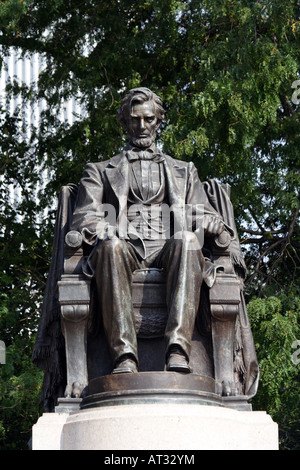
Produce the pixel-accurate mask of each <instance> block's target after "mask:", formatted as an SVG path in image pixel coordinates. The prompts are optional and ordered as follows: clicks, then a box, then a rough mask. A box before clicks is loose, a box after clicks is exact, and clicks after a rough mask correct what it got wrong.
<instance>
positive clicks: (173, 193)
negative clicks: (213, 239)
mask: <svg viewBox="0 0 300 470" xmlns="http://www.w3.org/2000/svg"><path fill="white" fill-rule="evenodd" d="M118 116H119V119H120V122H121V123H122V125H123V127H124V129H125V130H126V132H127V135H128V144H127V145H126V146H125V147H124V149H123V150H122V151H121V153H120V154H119V155H116V156H114V157H112V158H111V159H109V160H106V161H101V162H98V163H90V164H88V165H87V166H86V168H85V170H84V174H83V177H82V179H81V181H80V186H79V192H78V196H77V201H76V208H75V211H74V214H73V219H72V224H71V230H76V231H78V232H81V234H82V237H83V242H84V243H85V244H88V245H90V246H91V252H90V254H89V256H88V259H87V262H86V263H85V267H84V273H85V274H86V276H88V277H94V279H95V284H96V291H97V297H98V301H99V306H100V309H101V313H102V318H103V327H104V331H105V335H106V338H107V341H108V344H109V347H110V351H111V356H112V361H113V373H114V374H116V373H126V372H137V371H138V363H139V358H138V352H137V337H136V330H135V323H134V313H133V305H132V298H131V282H132V274H133V272H134V271H135V270H136V269H141V268H149V267H155V268H163V269H164V270H165V272H166V285H167V289H166V291H167V308H168V321H167V326H166V330H165V344H166V370H167V371H180V372H186V373H189V372H191V367H190V365H189V357H190V352H191V340H192V334H193V330H194V325H195V318H196V314H197V311H198V306H199V300H200V291H201V284H202V282H206V283H207V284H208V285H209V286H211V283H212V278H213V275H212V271H213V269H214V268H213V265H212V263H211V262H210V261H209V260H208V259H206V258H205V257H204V255H203V253H202V246H201V245H202V242H201V240H202V238H203V236H202V232H204V236H205V237H207V236H213V235H218V234H220V233H221V232H222V231H223V230H227V229H228V230H230V228H229V227H227V226H226V224H224V222H223V221H222V218H221V217H220V215H218V213H217V212H216V211H215V210H214V209H213V208H212V206H211V205H210V204H209V202H208V199H207V196H206V194H205V191H204V189H203V185H202V184H201V182H200V180H199V177H198V174H197V171H196V168H195V166H194V164H193V163H192V162H183V161H179V160H174V159H173V158H171V157H170V156H168V155H165V154H164V153H162V152H161V151H160V149H159V148H158V147H157V146H156V145H155V139H156V133H157V130H158V129H159V126H160V124H161V122H162V119H163V117H164V109H163V107H162V102H161V99H160V98H159V97H158V96H157V95H156V94H155V93H153V92H151V91H150V90H149V89H147V88H136V89H133V90H130V91H129V92H128V93H127V94H126V96H125V97H124V99H123V101H122V103H121V107H120V109H119V111H118ZM166 207H167V208H170V209H171V210H170V211H169V212H168V211H166ZM199 208H202V211H199V210H197V209H199ZM167 212H168V215H169V216H170V214H171V213H172V224H169V225H168V223H166V220H165V219H166V217H165V214H166V213H167ZM169 219H170V218H168V221H169Z"/></svg>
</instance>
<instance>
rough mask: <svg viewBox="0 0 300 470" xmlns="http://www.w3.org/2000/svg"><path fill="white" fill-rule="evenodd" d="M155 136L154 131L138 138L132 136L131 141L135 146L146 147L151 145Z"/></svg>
mask: <svg viewBox="0 0 300 470" xmlns="http://www.w3.org/2000/svg"><path fill="white" fill-rule="evenodd" d="M155 138H156V133H154V134H152V135H149V137H142V138H140V139H139V138H138V137H134V136H132V137H131V143H132V144H133V145H134V146H135V147H141V148H148V147H151V145H152V144H153V142H154V141H155Z"/></svg>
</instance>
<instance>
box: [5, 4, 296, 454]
mask: <svg viewBox="0 0 300 470" xmlns="http://www.w3.org/2000/svg"><path fill="white" fill-rule="evenodd" d="M0 28H1V35H0V45H1V47H2V49H1V54H2V59H3V57H4V56H5V54H8V53H9V51H10V50H11V48H18V50H20V51H21V53H22V54H23V55H24V56H28V55H29V56H30V55H31V54H34V53H38V54H40V55H41V57H43V58H44V61H45V65H44V69H43V72H42V73H40V75H39V77H38V83H36V84H33V85H26V84H19V83H17V82H14V81H13V82H12V83H11V84H10V85H9V87H8V89H7V92H8V94H9V96H17V95H18V96H22V100H23V102H24V103H26V102H28V103H31V104H32V105H33V104H34V103H38V102H39V100H41V99H43V100H45V102H46V103H47V107H46V109H45V111H43V113H42V115H41V121H40V123H38V124H36V125H35V124H33V125H32V128H31V133H30V138H28V139H25V138H24V137H22V135H18V133H19V131H18V129H19V127H18V125H17V123H18V122H17V121H16V120H17V119H22V110H21V109H20V110H19V112H18V110H16V114H15V116H14V117H12V116H9V115H7V114H6V112H5V110H4V109H2V113H1V137H2V138H1V151H0V158H1V170H2V175H3V178H2V179H1V188H2V193H1V194H2V195H1V202H2V210H1V226H2V229H1V233H0V236H1V252H2V265H3V272H2V274H1V275H0V279H1V296H2V299H3V303H2V304H1V312H2V313H1V329H0V339H2V340H4V341H5V342H6V344H7V346H8V348H10V347H11V352H10V353H9V357H10V359H9V364H7V366H5V367H6V369H5V368H4V367H3V366H0V367H1V369H0V373H1V374H2V375H1V378H0V383H1V390H6V387H7V382H8V381H9V380H10V377H12V378H14V379H12V380H11V381H10V384H11V385H10V386H11V390H13V387H14V386H15V385H14V384H16V383H17V384H19V385H20V383H21V382H22V384H25V378H24V376H22V373H23V372H24V371H26V373H28V374H29V375H30V374H32V377H35V380H34V384H35V385H34V386H36V387H37V388H38V387H39V385H38V384H39V381H38V379H39V377H38V374H37V373H36V374H37V375H35V374H34V373H33V372H32V369H31V366H30V365H29V360H30V359H29V358H30V354H29V350H30V348H31V346H32V340H33V333H34V331H35V328H36V325H37V322H38V314H39V308H40V302H41V295H42V291H43V287H44V283H45V276H46V273H47V267H48V265H49V259H50V256H51V243H52V241H51V240H52V238H51V237H52V230H53V221H54V213H53V211H50V213H48V214H47V216H43V210H44V209H46V208H49V207H50V208H52V207H53V203H54V201H55V198H56V196H57V194H58V190H59V188H60V186H61V185H63V184H66V183H68V182H71V181H72V182H75V183H76V182H78V180H79V178H80V175H81V173H82V169H83V167H84V165H85V164H86V163H87V162H88V161H96V160H98V159H99V158H109V157H110V156H112V155H113V154H114V153H116V152H117V151H118V150H119V149H120V147H122V145H123V143H124V137H123V135H122V133H121V131H120V128H119V125H118V122H117V119H116V110H117V108H118V106H119V104H120V99H121V97H122V96H123V93H124V90H125V89H128V88H131V87H134V86H138V85H141V86H148V87H149V88H152V89H154V90H155V91H157V92H158V93H159V94H160V95H161V96H162V98H163V100H164V103H165V106H166V110H167V121H166V123H165V124H164V126H163V128H162V129H161V133H160V136H159V138H160V141H161V144H162V145H163V148H164V150H165V151H166V152H168V153H170V154H171V155H173V156H175V157H176V158H179V159H184V160H192V161H194V163H195V164H196V166H197V168H198V171H199V175H200V178H201V179H202V180H205V179H208V178H217V179H218V180H219V181H222V182H226V183H229V184H230V185H231V192H232V196H231V197H232V201H233V204H234V208H235V214H236V219H237V226H238V231H239V234H240V238H241V240H242V246H243V247H244V252H245V257H246V261H247V265H248V268H249V277H248V280H247V283H246V287H247V301H248V304H249V311H250V316H251V319H252V321H253V325H254V326H253V330H254V335H255V341H256V343H257V348H258V356H259V360H260V362H261V367H262V374H261V377H262V378H261V384H260V387H259V392H258V395H257V397H256V399H255V401H254V404H255V406H257V407H259V408H260V409H261V408H263V409H266V410H267V411H268V412H270V413H272V415H273V416H274V417H275V418H276V419H277V421H278V422H279V424H280V426H281V428H282V429H283V434H282V442H283V445H284V446H286V448H288V447H293V446H294V447H295V445H296V444H295V438H294V437H293V436H295V435H296V434H295V433H296V432H297V430H296V428H297V424H296V423H297V420H298V417H297V416H296V412H293V413H291V409H293V407H294V406H296V405H295V404H296V403H297V400H299V391H297V388H296V384H297V383H298V382H299V375H297V373H298V374H299V372H297V371H298V370H299V366H298V368H297V365H295V364H293V363H292V361H291V360H290V357H291V354H292V343H293V340H294V339H297V338H298V339H299V302H298V301H296V298H299V297H297V296H299V293H297V292H298V291H297V285H298V284H299V245H300V240H299V166H300V159H299V152H298V149H299V139H300V135H299V104H298V101H297V99H292V96H293V94H294V98H297V96H298V94H297V87H296V88H292V86H293V84H294V82H295V81H296V80H297V78H298V76H299V71H300V47H299V45H300V44H299V43H300V34H299V33H300V6H299V3H298V2H297V0H287V1H285V2H282V1H281V0H272V1H270V0H215V1H214V2H211V1H208V0H204V1H200V2H199V1H195V0H186V1H179V0H143V1H142V2H133V1H131V0H110V1H106V0H104V1H101V2H96V1H94V0H89V1H82V0H68V1H66V0H51V1H50V0H35V1H32V0H23V1H22V0H7V1H3V2H1V3H0ZM298 88H300V87H299V86H298ZM70 97H76V99H77V100H78V102H79V103H80V104H81V105H82V107H83V108H84V113H83V114H82V115H80V116H77V120H76V121H75V122H74V124H68V123H67V122H62V121H61V120H60V119H59V117H58V116H59V111H60V109H61V108H62V107H63V104H64V101H65V100H67V99H68V98H70ZM21 123H22V125H23V127H26V122H24V120H23V121H21ZM100 155H103V157H100ZM44 172H46V173H47V175H48V177H47V181H46V182H43V181H41V179H42V175H43V174H45V173H44ZM38 183H43V184H42V185H41V189H40V191H39V192H38V199H37V198H36V191H35V192H34V191H33V189H34V188H36V187H37V186H38ZM9 184H13V185H14V186H15V187H17V188H18V189H19V191H20V193H21V195H22V202H20V203H18V204H17V206H14V207H10V203H9V200H8V198H7V196H6V194H7V188H8V185H9ZM11 247H13V248H14V250H12V249H11ZM291 292H294V297H293V296H292V295H291ZM292 297H293V299H294V300H293V301H294V303H293V304H292V305H290V304H289V302H290V300H291V298H292ZM275 299H276V300H275ZM275 305H278V308H277V310H276V308H275V307H274V306H275ZM289 312H292V313H289ZM271 331H273V333H274V335H273V337H272V336H270V332H271ZM284 333H286V337H285V340H284ZM25 346H26V347H25ZM283 349H284V352H282V351H283ZM20 351H22V354H23V355H24V357H23V356H22V357H23V360H21V359H20V357H21V355H20V354H18V352H20ZM27 351H28V352H27ZM281 354H283V356H284V359H282V361H283V362H284V367H283V368H282V369H281V368H280V366H279V365H280V361H279V358H280V357H281V356H280V355H281ZM18 358H19V359H18ZM10 361H12V363H13V364H17V367H16V366H15V368H14V370H12V369H11V372H8V371H9V370H10V369H9V368H10V363H11V362H10ZM25 363H26V366H25ZM272 364H275V365H276V367H275V368H274V373H273V374H272V373H271V369H272V367H271V366H272ZM5 371H6V372H5ZM297 377H298V378H297ZM296 378H297V379H296ZM19 380H20V381H21V382H20V383H19V382H18V381H19ZM297 380H298V382H297ZM32 385H33V384H32ZM22 386H23V385H20V387H19V389H18V390H22ZM16 387H17V385H16ZM24 390H25V388H24ZM5 393H6V392H5ZM25 395H26V393H25V392H24V397H25ZM5 399H7V398H5ZM19 399H20V400H21V398H20V396H19V395H18V400H19ZM3 400H4V398H3V397H2V398H1V397H0V409H2V408H3V406H5V407H6V408H5V409H6V410H9V409H10V410H11V411H10V412H9V411H6V414H5V415H2V413H1V418H0V419H1V420H2V424H3V427H4V428H6V437H5V439H6V441H5V442H6V444H5V445H6V446H8V447H9V446H10V445H11V444H10V443H11V442H12V439H13V434H12V432H13V431H9V430H8V428H9V427H10V424H9V423H11V422H13V420H14V419H16V414H14V409H13V408H9V407H10V406H12V405H10V404H6V405H3ZM21 401H22V400H21ZM10 403H12V402H10ZM36 403H37V401H34V403H33V406H32V409H31V411H30V413H29V414H28V416H30V419H29V418H28V420H27V421H26V422H27V429H28V430H29V429H30V425H31V424H30V423H31V421H30V420H31V417H33V416H34V411H33V410H34V408H35V409H37V404H36ZM15 411H17V405H16V406H15ZM33 421H34V420H33ZM11 429H12V428H11ZM293 439H294V440H293Z"/></svg>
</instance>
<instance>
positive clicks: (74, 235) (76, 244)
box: [65, 230, 82, 249]
mask: <svg viewBox="0 0 300 470" xmlns="http://www.w3.org/2000/svg"><path fill="white" fill-rule="evenodd" d="M65 243H66V245H67V246H68V248H75V249H78V248H80V247H81V245H82V235H81V233H80V232H77V231H76V230H71V231H70V232H68V233H67V234H66V236H65Z"/></svg>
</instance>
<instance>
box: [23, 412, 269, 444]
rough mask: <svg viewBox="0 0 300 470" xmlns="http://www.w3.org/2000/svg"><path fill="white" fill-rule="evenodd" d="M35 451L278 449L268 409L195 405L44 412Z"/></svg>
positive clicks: (36, 431)
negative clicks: (252, 409)
mask: <svg viewBox="0 0 300 470" xmlns="http://www.w3.org/2000/svg"><path fill="white" fill-rule="evenodd" d="M32 441H33V450H46V449H49V450H55V449H56V450H119V451H121V450H133V451H134V450H148V451H149V450H164V451H168V450H174V449H176V450H177V451H179V450H194V451H195V450H277V449H278V429H277V424H275V423H274V422H273V421H272V419H271V417H270V416H269V415H267V413H266V412H264V411H239V410H235V409H230V408H226V407H222V406H213V405H198V404H197V405H196V404H179V403H177V404H171V403H170V404H166V403H159V404H157V403H153V404H149V403H147V404H129V405H114V406H102V407H96V408H90V409H85V410H80V411H78V412H71V413H46V414H44V415H43V416H42V417H41V418H40V419H39V421H38V422H37V423H36V424H35V426H34V427H33V439H32Z"/></svg>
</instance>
